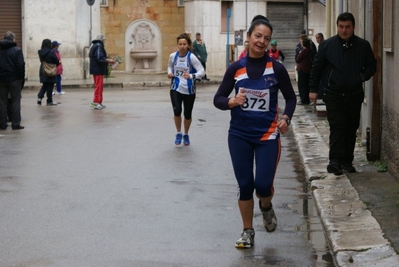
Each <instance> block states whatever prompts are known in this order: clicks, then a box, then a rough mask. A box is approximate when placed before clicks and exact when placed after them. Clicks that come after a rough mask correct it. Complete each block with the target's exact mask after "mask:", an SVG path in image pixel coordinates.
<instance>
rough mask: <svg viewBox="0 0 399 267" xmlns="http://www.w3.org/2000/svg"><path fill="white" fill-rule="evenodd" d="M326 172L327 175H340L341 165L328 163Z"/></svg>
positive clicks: (341, 172)
mask: <svg viewBox="0 0 399 267" xmlns="http://www.w3.org/2000/svg"><path fill="white" fill-rule="evenodd" d="M327 172H328V173H334V175H342V174H344V172H343V171H342V167H341V164H339V163H338V162H330V163H329V164H328V165H327Z"/></svg>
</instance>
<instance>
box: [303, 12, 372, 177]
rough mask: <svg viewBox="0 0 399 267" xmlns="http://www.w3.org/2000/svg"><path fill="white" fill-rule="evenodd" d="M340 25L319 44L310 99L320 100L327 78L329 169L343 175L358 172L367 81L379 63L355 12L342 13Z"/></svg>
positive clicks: (325, 92) (325, 99) (325, 90)
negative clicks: (358, 28) (362, 35)
mask: <svg viewBox="0 0 399 267" xmlns="http://www.w3.org/2000/svg"><path fill="white" fill-rule="evenodd" d="M337 28H338V34H337V35H335V36H333V37H331V38H329V39H327V40H325V41H323V42H322V43H321V44H320V46H319V51H318V52H317V55H316V58H315V61H314V63H313V67H312V70H311V73H310V93H309V98H310V100H311V101H312V102H314V103H315V102H316V100H317V95H318V90H319V84H320V80H321V79H322V77H325V79H326V81H327V83H326V86H325V88H324V95H323V101H324V102H325V103H326V108H327V120H328V122H329V124H330V141H329V145H330V151H329V161H330V162H329V164H328V165H327V171H328V172H329V173H334V174H335V175H341V174H343V172H344V171H345V172H356V169H355V167H354V166H353V164H352V161H353V158H354V156H353V152H354V149H355V143H356V131H357V129H358V127H359V123H360V110H361V106H362V103H363V100H364V91H363V82H365V81H367V80H369V79H370V78H371V77H372V76H373V75H374V73H375V72H376V64H377V63H376V60H375V58H374V54H373V51H372V49H371V46H370V43H369V42H368V41H366V40H364V39H362V38H360V37H358V36H356V35H354V30H355V18H354V17H353V15H352V14H351V13H348V12H346V13H342V14H340V15H339V16H338V18H337Z"/></svg>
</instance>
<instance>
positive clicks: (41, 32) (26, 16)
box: [22, 0, 100, 80]
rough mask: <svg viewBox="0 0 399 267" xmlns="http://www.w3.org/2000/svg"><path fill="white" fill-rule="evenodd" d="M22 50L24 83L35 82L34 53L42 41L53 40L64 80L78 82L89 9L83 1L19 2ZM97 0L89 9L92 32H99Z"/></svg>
mask: <svg viewBox="0 0 399 267" xmlns="http://www.w3.org/2000/svg"><path fill="white" fill-rule="evenodd" d="M22 5H23V6H22V12H23V23H22V28H23V29H22V31H23V33H24V37H25V39H24V43H23V51H24V56H25V61H26V75H27V79H28V80H39V66H40V61H39V57H38V54H37V51H38V50H39V49H40V47H41V44H42V41H43V39H50V40H57V41H58V42H59V43H61V46H60V48H59V50H60V52H61V56H62V62H63V67H64V75H63V76H64V79H81V78H83V76H84V73H83V68H84V65H83V60H82V58H83V49H84V47H85V46H89V45H90V41H89V40H90V36H89V35H90V7H89V6H88V4H87V3H86V1H81V0H65V1H47V2H41V1H27V0H25V1H22ZM99 11H100V10H99V1H96V4H95V5H94V6H92V21H93V22H92V30H93V32H99V29H100V20H99V19H100V16H99V15H100V13H99Z"/></svg>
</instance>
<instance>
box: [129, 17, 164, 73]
mask: <svg viewBox="0 0 399 267" xmlns="http://www.w3.org/2000/svg"><path fill="white" fill-rule="evenodd" d="M161 40H162V38H161V31H160V29H159V28H158V26H157V25H156V24H155V23H153V22H152V21H150V20H147V19H139V20H136V21H133V22H132V23H131V24H130V25H129V26H128V27H127V28H126V32H125V44H126V45H125V59H126V60H125V71H126V72H133V73H160V72H161V71H162V41H161Z"/></svg>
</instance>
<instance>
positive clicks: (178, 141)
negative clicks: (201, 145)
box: [175, 133, 182, 146]
mask: <svg viewBox="0 0 399 267" xmlns="http://www.w3.org/2000/svg"><path fill="white" fill-rule="evenodd" d="M181 138H182V134H181V133H178V134H176V140H175V145H177V146H178V145H180V144H181Z"/></svg>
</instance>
